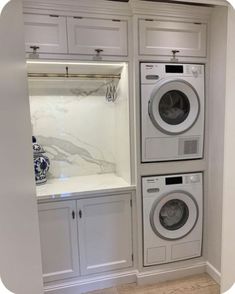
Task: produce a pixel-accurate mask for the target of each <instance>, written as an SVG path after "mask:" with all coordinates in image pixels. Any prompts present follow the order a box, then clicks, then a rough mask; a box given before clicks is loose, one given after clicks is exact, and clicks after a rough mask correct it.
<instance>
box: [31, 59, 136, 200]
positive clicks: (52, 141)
mask: <svg viewBox="0 0 235 294" xmlns="http://www.w3.org/2000/svg"><path fill="white" fill-rule="evenodd" d="M28 75H29V79H28V81H29V96H30V111H31V123H32V131H33V135H34V136H35V137H36V139H37V142H38V143H39V144H40V145H42V146H43V148H44V149H45V151H46V155H47V156H48V157H49V159H50V162H51V165H50V170H49V173H48V181H47V183H46V184H45V185H44V186H38V188H37V192H38V195H40V196H43V195H49V194H50V195H52V194H63V193H68V186H70V187H71V189H69V190H70V192H82V191H90V190H96V189H97V190H99V189H105V188H106V187H107V188H119V187H128V186H129V185H130V139H129V138H130V135H129V97H128V96H129V89H128V65H127V63H104V62H77V63H76V62H61V61H60V62H56V61H42V62H41V61H30V62H28ZM89 179H90V180H89ZM76 183H77V185H76Z"/></svg>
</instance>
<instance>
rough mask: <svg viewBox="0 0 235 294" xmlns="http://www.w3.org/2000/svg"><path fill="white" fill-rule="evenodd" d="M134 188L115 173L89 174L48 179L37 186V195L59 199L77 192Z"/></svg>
mask: <svg viewBox="0 0 235 294" xmlns="http://www.w3.org/2000/svg"><path fill="white" fill-rule="evenodd" d="M134 188H135V186H131V185H130V184H128V183H127V182H126V181H125V180H124V179H123V178H121V177H118V176H117V175H115V174H101V175H90V176H80V177H70V178H60V179H51V180H48V181H47V182H46V184H44V185H39V186H37V197H38V199H39V200H40V199H55V198H56V199H59V198H69V197H72V196H79V194H82V195H87V194H91V193H94V192H99V193H102V192H109V191H110V192H113V191H125V190H133V189H134Z"/></svg>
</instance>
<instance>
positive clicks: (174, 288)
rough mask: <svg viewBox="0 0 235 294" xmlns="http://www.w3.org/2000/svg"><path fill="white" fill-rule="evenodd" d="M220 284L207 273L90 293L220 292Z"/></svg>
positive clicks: (90, 293) (160, 293) (192, 293)
mask: <svg viewBox="0 0 235 294" xmlns="http://www.w3.org/2000/svg"><path fill="white" fill-rule="evenodd" d="M219 293H220V289H219V286H218V284H217V283H216V282H215V281H214V280H213V279H212V278H211V277H210V276H209V275H207V274H201V275H196V276H191V277H188V278H184V279H180V280H176V281H168V282H163V283H158V284H155V285H148V286H136V285H135V284H128V285H124V286H119V287H116V288H109V289H104V290H98V291H93V292H89V294H219Z"/></svg>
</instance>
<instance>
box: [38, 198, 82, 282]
mask: <svg viewBox="0 0 235 294" xmlns="http://www.w3.org/2000/svg"><path fill="white" fill-rule="evenodd" d="M39 229H40V240H41V251H42V267H43V278H44V282H50V281H55V280H61V279H65V278H71V277H74V276H77V275H78V274H79V258H78V241H77V219H76V201H63V202H53V203H46V204H44V203H43V204H39Z"/></svg>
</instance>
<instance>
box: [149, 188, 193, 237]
mask: <svg viewBox="0 0 235 294" xmlns="http://www.w3.org/2000/svg"><path fill="white" fill-rule="evenodd" d="M197 220H198V205H197V203H196V201H195V199H194V198H193V196H192V195H191V194H189V193H187V192H184V191H176V192H172V193H169V194H167V195H164V196H162V197H160V198H159V199H157V200H156V201H155V202H154V204H153V206H152V209H151V213H150V224H151V227H152V229H153V231H154V232H155V234H157V235H158V236H159V237H161V238H162V239H167V240H177V239H181V238H183V237H185V236H186V235H188V234H189V233H190V232H191V231H192V230H193V228H194V226H195V225H196V223H197Z"/></svg>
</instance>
